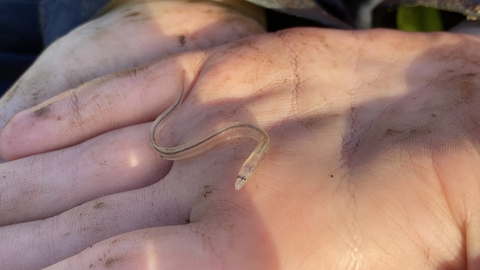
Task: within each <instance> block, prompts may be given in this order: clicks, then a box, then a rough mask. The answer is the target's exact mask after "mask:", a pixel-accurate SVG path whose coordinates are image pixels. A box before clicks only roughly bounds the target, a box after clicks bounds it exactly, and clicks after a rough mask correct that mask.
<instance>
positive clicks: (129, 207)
mask: <svg viewBox="0 0 480 270" xmlns="http://www.w3.org/2000/svg"><path fill="white" fill-rule="evenodd" d="M166 195H168V194H166ZM164 197H165V198H168V196H164ZM153 202H155V203H156V205H153ZM177 203H178V201H166V200H161V198H160V199H159V200H156V201H155V200H153V199H152V192H151V190H148V189H139V190H135V191H131V192H127V193H122V194H116V195H115V196H109V197H106V198H104V199H103V198H102V199H99V200H96V201H92V202H89V203H85V204H82V205H81V206H78V207H76V208H74V209H72V210H70V211H68V212H65V213H63V214H61V215H59V216H57V217H55V218H49V219H45V220H39V221H33V222H28V223H21V224H15V225H10V226H4V227H0V237H1V239H2V241H0V260H1V261H2V268H4V269H39V268H43V267H46V266H48V265H51V264H54V263H56V262H58V261H61V260H63V259H66V258H68V257H70V256H73V255H75V254H77V253H78V252H80V251H82V250H83V249H86V248H88V247H89V246H91V245H93V244H95V243H97V242H99V241H101V240H104V239H107V238H109V237H112V236H115V235H118V234H122V233H126V232H129V231H133V230H139V229H143V228H149V227H154V226H165V225H170V224H182V223H186V221H185V220H186V219H188V218H182V217H183V216H186V214H185V213H184V209H183V208H182V207H183V206H182V205H178V204H177ZM167 207H168V208H169V209H168V210H167V209H166V210H167V211H163V213H162V214H158V212H159V211H157V210H158V209H163V208H167ZM182 211H183V212H182ZM187 214H188V212H187ZM15 254H25V256H22V257H19V256H15Z"/></svg>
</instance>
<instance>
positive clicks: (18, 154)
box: [0, 110, 46, 161]
mask: <svg viewBox="0 0 480 270" xmlns="http://www.w3.org/2000/svg"><path fill="white" fill-rule="evenodd" d="M33 113H35V111H34V112H33ZM37 113H38V112H37ZM31 114H32V112H31V110H26V111H22V112H20V113H17V114H16V115H14V116H13V117H12V118H11V119H10V120H8V122H7V124H6V125H5V127H4V128H3V129H2V131H1V132H0V156H1V157H3V159H4V160H5V161H11V160H15V159H19V158H22V157H26V156H30V155H32V154H36V153H38V152H39V151H41V149H42V146H43V143H44V142H45V141H46V140H45V136H43V135H42V134H40V133H39V132H36V131H35V130H34V128H35V126H36V125H37V123H36V122H35V119H33V118H32V117H31ZM42 138H43V139H42Z"/></svg>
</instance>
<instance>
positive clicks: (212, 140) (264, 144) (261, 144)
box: [150, 88, 270, 190]
mask: <svg viewBox="0 0 480 270" xmlns="http://www.w3.org/2000/svg"><path fill="white" fill-rule="evenodd" d="M183 95H184V89H183V88H182V90H181V91H180V95H179V96H178V98H177V100H176V101H175V102H174V103H173V105H172V106H170V108H168V109H167V110H166V111H165V112H164V113H162V114H161V115H160V116H159V117H157V119H155V121H154V122H153V124H152V126H151V127H150V143H151V144H152V146H153V147H154V148H155V150H157V151H158V152H159V153H160V156H161V157H162V158H164V159H167V160H179V159H184V158H189V157H192V156H195V155H198V154H200V153H202V152H205V151H207V150H208V149H210V148H212V147H214V146H216V145H217V144H220V143H222V142H224V141H227V140H230V139H236V138H242V137H247V138H252V139H254V140H256V141H257V142H258V145H257V147H256V148H255V150H253V152H252V153H251V154H250V156H249V157H248V158H247V160H246V161H245V163H243V166H242V168H241V169H240V172H239V173H238V176H237V180H236V181H235V189H236V190H240V189H241V188H242V187H243V185H245V183H246V182H247V181H248V180H249V179H250V177H251V176H252V174H253V172H254V171H255V169H256V168H257V167H258V166H259V165H260V163H261V162H262V160H263V158H264V156H265V154H266V153H267V150H268V145H269V140H270V139H269V137H268V134H267V132H265V130H263V129H262V128H260V127H257V126H255V125H252V124H246V123H239V122H236V123H230V124H227V125H225V126H223V127H220V128H217V129H215V130H213V131H211V132H209V133H207V134H206V135H205V136H202V137H200V138H199V139H196V140H195V139H194V140H192V141H190V142H187V143H185V144H182V145H179V146H174V147H163V146H160V145H158V144H157V143H156V142H155V131H156V130H157V128H160V129H161V128H162V127H163V125H164V121H163V120H165V119H166V118H167V117H168V116H169V115H171V114H172V113H173V112H174V111H175V110H176V109H177V108H178V106H179V105H180V104H181V103H182V101H183Z"/></svg>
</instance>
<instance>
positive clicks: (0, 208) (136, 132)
mask: <svg viewBox="0 0 480 270" xmlns="http://www.w3.org/2000/svg"><path fill="white" fill-rule="evenodd" d="M148 129H149V124H143V125H138V126H132V127H128V128H124V129H120V130H117V131H113V132H111V133H107V134H104V135H102V136H99V137H96V138H94V139H92V140H89V141H87V142H85V143H83V144H80V145H76V146H74V147H71V148H67V149H62V150H59V151H55V152H50V153H46V154H41V155H36V156H31V157H28V158H23V159H19V160H16V161H12V162H8V163H4V164H0V213H2V215H0V225H5V224H12V223H19V222H25V221H29V220H37V219H42V218H47V217H51V216H54V215H56V214H58V213H61V212H63V211H65V210H67V209H70V208H72V207H75V206H77V205H79V204H81V203H84V202H87V201H89V200H92V199H95V198H99V197H101V196H105V195H108V194H112V193H117V192H122V191H126V190H132V189H136V188H140V187H144V186H148V185H150V184H152V183H155V182H157V181H159V180H160V179H162V178H163V177H164V176H165V175H166V174H167V172H168V170H169V169H170V164H171V163H170V162H167V161H165V160H163V159H161V158H160V157H159V155H158V154H157V153H156V152H155V151H154V150H153V148H152V147H151V145H150V143H149V140H148Z"/></svg>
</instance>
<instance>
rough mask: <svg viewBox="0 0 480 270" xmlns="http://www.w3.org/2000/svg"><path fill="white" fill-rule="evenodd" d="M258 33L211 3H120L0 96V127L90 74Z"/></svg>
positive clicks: (60, 42)
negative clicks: (17, 114)
mask: <svg viewBox="0 0 480 270" xmlns="http://www.w3.org/2000/svg"><path fill="white" fill-rule="evenodd" d="M180 22H181V23H180ZM261 32H263V30H262V27H261V26H260V25H259V24H258V23H256V21H254V20H253V19H250V18H248V17H246V16H241V15H240V14H238V13H234V12H231V11H229V9H228V8H226V6H220V5H214V4H211V3H191V2H187V3H185V2H175V1H168V2H160V3H159V2H149V3H140V4H136V5H129V6H123V7H121V8H118V9H116V10H114V11H112V12H110V13H108V14H107V15H104V16H102V17H100V18H98V19H96V20H94V21H91V22H89V23H87V24H85V25H83V26H81V27H79V28H77V29H76V30H74V31H72V32H71V33H70V34H68V35H67V36H65V37H63V38H61V39H59V40H58V41H57V42H55V43H54V44H53V45H52V46H50V47H49V48H48V49H47V50H46V51H45V52H44V53H43V54H42V55H41V56H40V57H39V58H38V59H37V61H36V62H35V63H34V64H33V66H32V67H31V68H30V69H29V70H28V71H27V72H26V73H25V74H24V75H23V76H22V77H21V78H20V79H19V80H18V81H17V83H16V84H15V85H14V86H12V88H11V89H10V90H9V91H8V92H7V93H6V94H5V95H4V96H3V97H2V98H1V99H0V107H1V108H2V110H1V111H0V128H2V127H3V126H4V125H5V124H6V122H7V121H8V120H9V119H10V118H11V117H12V116H13V115H15V114H16V113H18V112H20V111H22V110H25V109H28V108H30V107H32V106H34V105H37V104H39V103H41V102H43V101H45V100H47V99H49V98H51V97H54V96H55V95H57V94H59V93H62V92H64V91H66V90H68V89H72V88H75V87H77V86H79V85H81V84H83V83H84V82H87V81H90V80H92V79H94V78H98V77H100V76H104V75H106V74H111V73H113V72H118V71H121V70H126V69H131V68H134V67H140V66H144V65H146V64H149V63H152V62H154V61H156V60H158V59H162V58H164V57H166V56H169V55H173V54H177V53H180V52H185V51H191V50H198V49H203V48H209V47H213V46H216V45H220V44H224V43H227V42H231V41H235V40H238V39H241V38H243V37H247V36H250V35H253V34H258V33H261Z"/></svg>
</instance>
